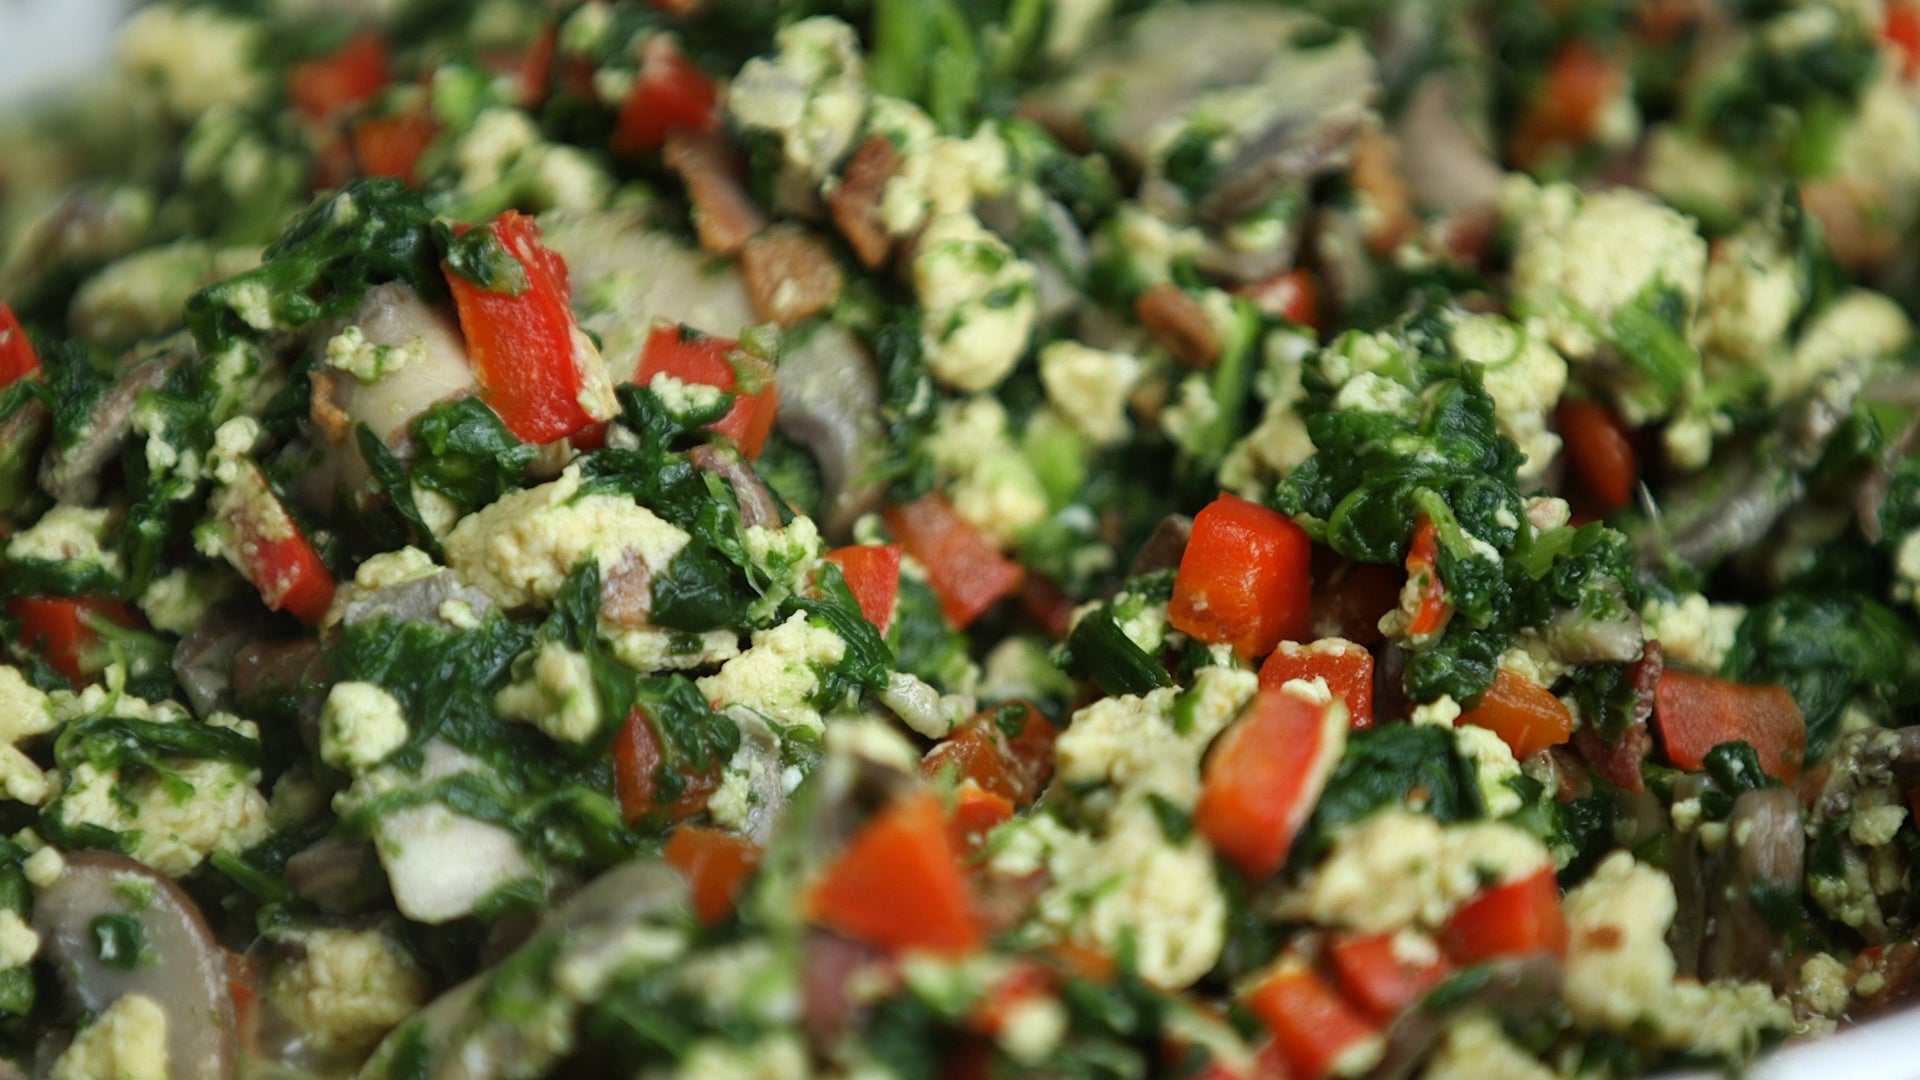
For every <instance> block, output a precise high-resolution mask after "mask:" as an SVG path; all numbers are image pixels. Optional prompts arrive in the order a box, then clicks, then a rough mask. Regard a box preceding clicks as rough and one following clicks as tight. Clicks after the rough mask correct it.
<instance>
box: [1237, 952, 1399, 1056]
mask: <svg viewBox="0 0 1920 1080" xmlns="http://www.w3.org/2000/svg"><path fill="white" fill-rule="evenodd" d="M1245 1001H1246V1006H1247V1008H1248V1010H1249V1011H1251V1012H1252V1013H1253V1014H1254V1015H1255V1016H1257V1017H1259V1018H1260V1020H1261V1022H1262V1023H1264V1024H1266V1025H1267V1029H1268V1030H1269V1031H1272V1032H1273V1037H1274V1039H1275V1040H1276V1041H1278V1042H1279V1044H1280V1049H1281V1051H1282V1052H1283V1053H1284V1054H1285V1055H1286V1058H1287V1062H1288V1064H1290V1065H1291V1066H1292V1067H1293V1073H1294V1075H1295V1076H1298V1077H1300V1078H1302V1080H1326V1078H1327V1077H1330V1076H1333V1075H1335V1074H1338V1075H1341V1076H1358V1075H1360V1074H1361V1073H1362V1072H1364V1071H1365V1070H1366V1069H1368V1068H1370V1067H1372V1065H1373V1063H1374V1062H1375V1061H1378V1060H1379V1057H1380V1054H1381V1052H1382V1051H1383V1050H1384V1049H1385V1040H1384V1039H1383V1038H1382V1037H1381V1034H1380V1029H1379V1028H1378V1027H1376V1026H1374V1024H1373V1023H1372V1022H1370V1021H1369V1020H1368V1019H1367V1018H1366V1017H1364V1016H1362V1015H1361V1014H1360V1012H1359V1010H1357V1009H1355V1008H1354V1007H1353V1006H1352V1005H1350V1004H1349V1003H1348V1002H1347V1000H1346V999H1345V998H1343V997H1341V996H1340V993H1339V991H1337V990H1335V989H1334V988H1333V987H1331V986H1329V985H1327V983H1326V981H1325V980H1324V979H1322V978H1320V976H1319V975H1317V974H1315V973H1314V971H1313V969H1312V968H1310V967H1308V966H1307V965H1306V964H1305V963H1303V962H1301V961H1299V960H1298V959H1296V958H1293V957H1284V958H1282V959H1281V961H1280V963H1279V964H1278V965H1277V966H1276V968H1275V970H1274V971H1273V972H1272V973H1271V974H1269V975H1267V976H1266V977H1265V978H1263V979H1261V980H1260V982H1259V983H1257V984H1255V985H1254V987H1253V988H1252V989H1251V990H1249V991H1247V994H1246V998H1245Z"/></svg>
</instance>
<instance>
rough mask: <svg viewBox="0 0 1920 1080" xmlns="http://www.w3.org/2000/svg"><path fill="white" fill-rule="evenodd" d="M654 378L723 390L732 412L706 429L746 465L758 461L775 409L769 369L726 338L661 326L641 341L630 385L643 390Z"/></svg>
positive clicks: (776, 400)
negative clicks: (729, 397) (722, 437)
mask: <svg viewBox="0 0 1920 1080" xmlns="http://www.w3.org/2000/svg"><path fill="white" fill-rule="evenodd" d="M656 375H666V376H669V377H671V378H675V379H679V380H680V381H681V382H685V383H696V384H698V385H701V386H711V387H715V388H717V389H720V390H724V391H726V392H727V393H729V394H732V395H733V396H734V397H733V407H732V408H730V409H728V410H727V413H726V415H725V416H722V417H721V418H720V419H718V420H715V421H714V422H713V423H711V424H708V425H707V430H709V431H712V432H714V433H716V434H719V435H725V436H726V437H727V438H729V439H732V440H733V441H734V444H735V445H736V446H738V447H739V448H740V453H741V454H743V455H745V456H746V457H747V458H748V459H749V460H751V459H754V458H757V457H759V456H760V449H761V447H763V446H765V445H766V441H767V436H768V435H770V434H772V433H773V420H774V415H775V413H776V412H778V410H779V408H780V388H779V387H778V386H777V385H776V384H775V383H774V381H773V369H772V367H771V366H770V365H768V364H767V363H766V362H765V361H763V360H760V359H759V358H758V357H755V356H753V355H752V354H750V353H747V352H745V351H743V350H742V349H741V348H740V343H739V342H737V341H735V340H733V339H732V338H723V337H713V336H711V335H709V334H702V333H701V332H699V331H698V330H695V329H693V328H691V327H687V326H675V325H673V324H670V323H662V324H660V325H657V326H655V327H654V328H653V332H652V333H650V334H648V335H647V343H646V345H645V346H643V347H642V348H641V350H640V363H639V365H638V366H636V367H635V368H634V371H633V381H634V383H635V385H638V386H645V385H647V384H648V383H650V382H652V381H653V379H654V377H655V376H656Z"/></svg>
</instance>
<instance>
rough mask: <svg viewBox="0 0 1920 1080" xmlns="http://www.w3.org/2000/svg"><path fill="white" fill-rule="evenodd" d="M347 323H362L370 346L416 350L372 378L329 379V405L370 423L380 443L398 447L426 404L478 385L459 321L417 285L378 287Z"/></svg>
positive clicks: (352, 420)
mask: <svg viewBox="0 0 1920 1080" xmlns="http://www.w3.org/2000/svg"><path fill="white" fill-rule="evenodd" d="M348 323H349V325H353V327H359V332H361V334H363V336H365V338H367V344H371V346H384V348H405V350H411V354H413V356H411V357H409V359H407V363H403V365H401V367H397V369H394V371H390V373H386V375H382V377H380V379H376V380H372V382H361V380H359V377H355V375H346V373H340V375H334V377H332V379H330V380H326V382H328V386H330V388H332V402H330V404H332V405H334V407H338V409H340V411H342V413H344V415H346V421H348V423H349V425H367V429H369V430H372V434H374V438H378V440H380V442H384V444H388V446H396V444H399V442H401V440H403V438H405V432H407V425H411V423H413V419H415V417H419V415H420V413H424V411H426V409H428V407H432V405H436V404H440V402H447V400H453V398H465V396H468V394H476V392H478V390H480V382H478V380H474V371H472V363H468V359H467V340H465V338H463V336H461V329H459V325H455V323H453V317H451V315H449V313H447V311H442V309H438V307H434V306H432V304H428V302H426V300H420V294H419V292H415V290H413V288H409V286H405V284H399V282H388V284H380V286H374V288H372V290H371V292H367V298H365V300H361V304H359V307H355V309H353V315H351V317H349V319H348ZM328 340H330V338H321V340H317V342H315V346H317V348H321V350H326V346H328ZM355 457H357V454H355Z"/></svg>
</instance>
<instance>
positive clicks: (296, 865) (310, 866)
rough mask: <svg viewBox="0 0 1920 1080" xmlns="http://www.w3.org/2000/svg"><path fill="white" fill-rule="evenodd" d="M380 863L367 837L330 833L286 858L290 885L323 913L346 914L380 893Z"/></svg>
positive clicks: (296, 893)
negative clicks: (351, 837) (378, 868)
mask: <svg viewBox="0 0 1920 1080" xmlns="http://www.w3.org/2000/svg"><path fill="white" fill-rule="evenodd" d="M378 865H379V864H378V863H377V862H376V861H375V859H374V855H373V845H372V844H370V843H368V842H367V841H365V840H358V839H350V838H347V837H341V836H329V837H326V838H324V839H322V840H319V841H316V842H315V843H314V844H312V845H311V846H309V847H307V848H306V849H304V850H302V851H300V852H299V853H297V854H295V855H294V856H293V857H292V858H289V859H288V860H287V874H286V878H287V886H288V887H289V888H291V889H292V890H293V891H294V894H295V895H297V896H299V897H300V898H301V899H302V900H305V901H306V902H308V903H310V904H312V905H313V906H314V907H316V908H318V909H319V910H320V911H322V912H324V913H327V914H345V913H347V912H351V911H355V910H359V909H360V908H361V907H362V906H363V905H364V904H365V903H366V902H367V901H369V900H371V899H372V898H374V897H375V896H377V895H379V893H380V880H379V878H380V875H379V873H378V871H377V869H376V868H377V866H378Z"/></svg>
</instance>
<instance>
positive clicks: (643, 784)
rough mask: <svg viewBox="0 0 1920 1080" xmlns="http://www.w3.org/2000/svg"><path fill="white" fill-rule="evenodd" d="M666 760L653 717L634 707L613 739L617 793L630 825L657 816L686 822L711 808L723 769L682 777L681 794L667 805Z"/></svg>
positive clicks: (670, 820)
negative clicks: (662, 783)
mask: <svg viewBox="0 0 1920 1080" xmlns="http://www.w3.org/2000/svg"><path fill="white" fill-rule="evenodd" d="M666 760H667V756H666V752H665V751H664V750H663V749H662V748H661V745H660V733H659V732H658V731H656V730H654V727H653V719H652V717H650V716H648V715H647V711H646V709H644V708H643V707H641V706H638V705H636V706H634V707H633V711H632V712H629V713H628V714H627V722H626V723H625V724H622V725H621V727H620V731H619V733H618V734H616V735H615V736H614V737H613V792H614V795H615V797H616V798H618V799H619V801H620V814H621V816H622V817H624V818H626V820H627V824H629V825H638V824H639V823H640V822H642V821H645V820H646V819H648V818H649V817H653V816H655V815H658V816H659V817H662V818H665V819H666V820H667V821H669V822H677V821H685V820H686V819H687V818H690V817H692V816H693V815H695V814H698V813H700V812H701V811H703V810H705V809H706V808H707V800H708V799H709V798H711V797H712V795H713V791H714V789H715V788H717V787H719V786H720V770H719V768H718V767H716V768H714V769H712V770H711V771H707V772H694V773H682V774H680V780H681V788H680V794H678V795H676V796H674V797H673V799H672V800H671V801H668V802H664V803H663V802H661V801H660V792H659V772H660V768H661V766H662V765H663V764H664V763H665V762H666Z"/></svg>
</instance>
